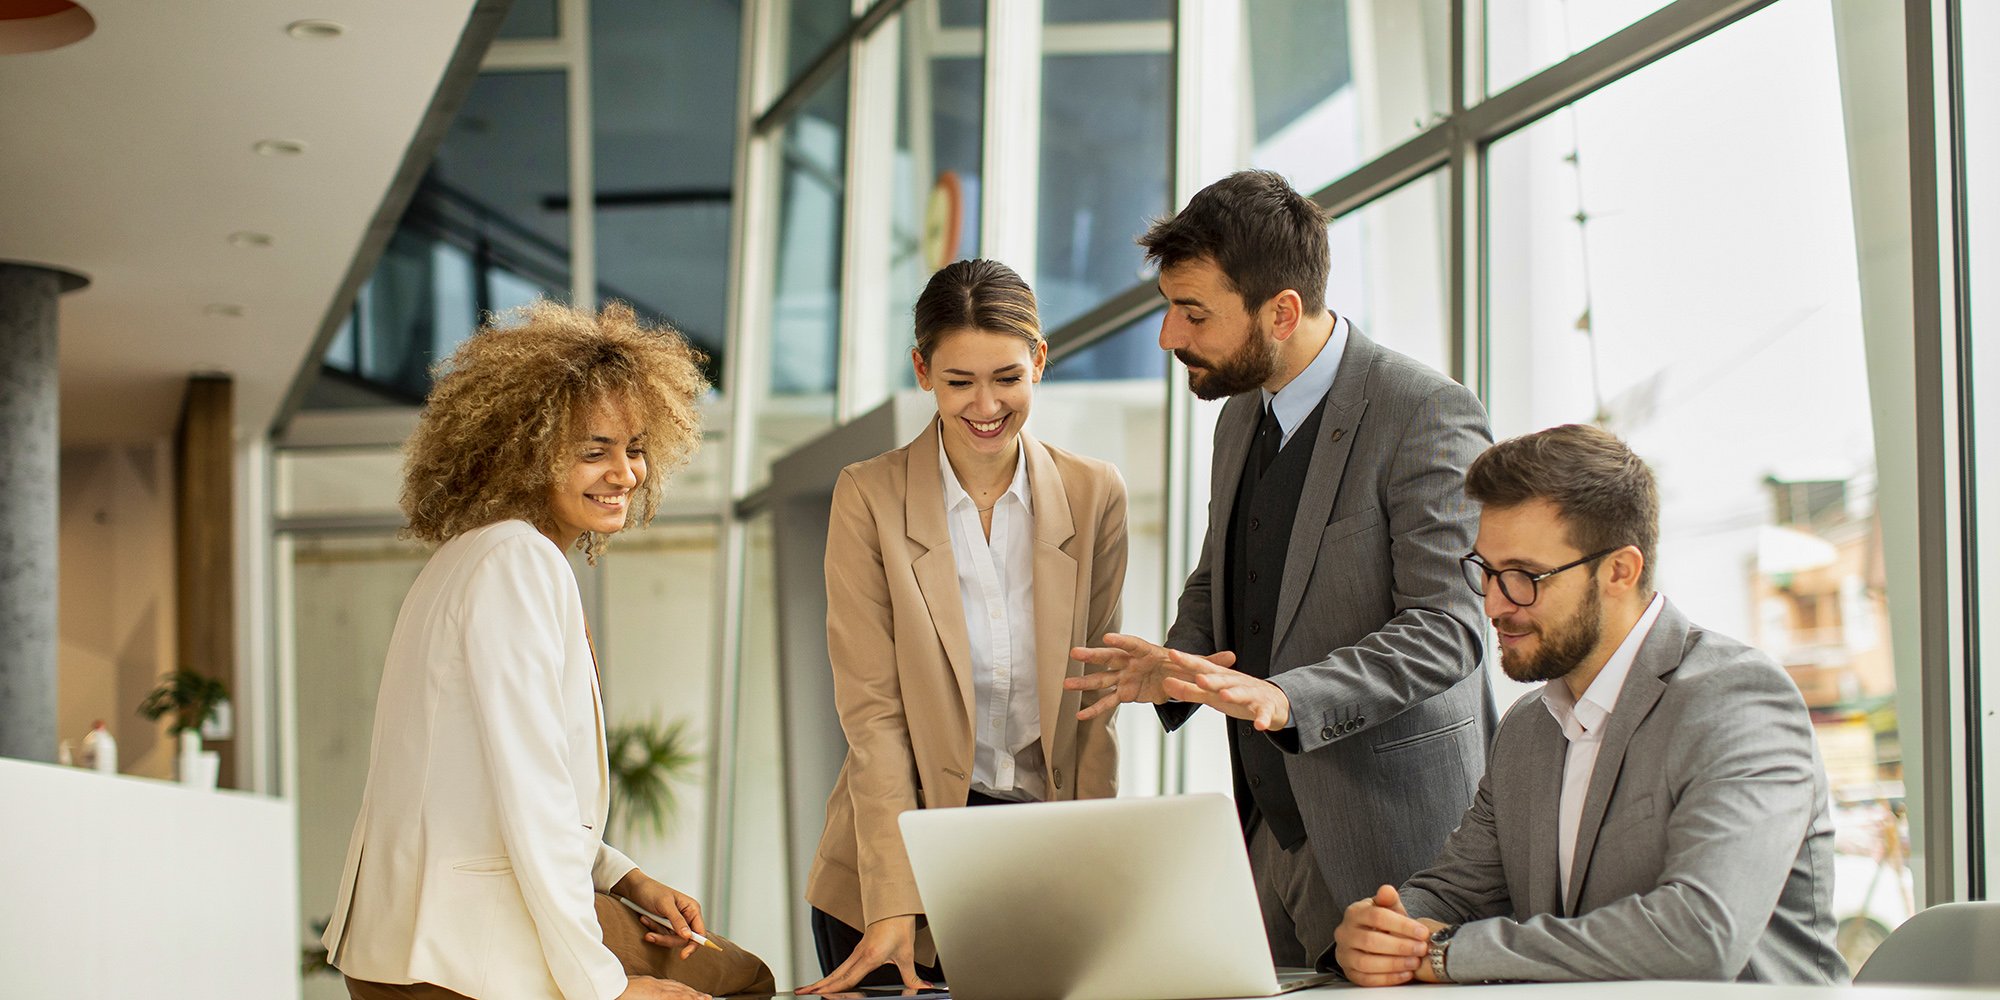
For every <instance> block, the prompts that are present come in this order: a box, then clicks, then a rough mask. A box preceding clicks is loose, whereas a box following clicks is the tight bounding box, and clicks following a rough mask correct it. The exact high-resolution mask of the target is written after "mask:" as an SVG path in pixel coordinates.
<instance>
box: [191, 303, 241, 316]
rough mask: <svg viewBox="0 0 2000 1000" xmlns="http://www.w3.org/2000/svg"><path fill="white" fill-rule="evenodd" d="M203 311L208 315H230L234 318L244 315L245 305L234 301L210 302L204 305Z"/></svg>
mask: <svg viewBox="0 0 2000 1000" xmlns="http://www.w3.org/2000/svg"><path fill="white" fill-rule="evenodd" d="M201 311H202V314H203V315H206V316H229V317H232V318H234V317H240V316H242V315H243V307H242V306H239V305H237V304H236V303H234V302H210V303H209V304H208V305H206V306H203V307H202V310H201Z"/></svg>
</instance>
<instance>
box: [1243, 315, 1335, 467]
mask: <svg viewBox="0 0 2000 1000" xmlns="http://www.w3.org/2000/svg"><path fill="white" fill-rule="evenodd" d="M1347 330H1348V327H1347V317H1345V316H1337V317H1335V318H1334V321H1333V333H1332V334H1330V335H1329V336H1328V337H1327V338H1326V343H1325V344H1322V345H1320V349H1319V354H1318V355H1316V356H1315V357H1314V358H1313V359H1312V364H1309V365H1307V366H1306V370H1305V371H1302V372H1300V373H1299V374H1298V377H1297V378H1294V379H1292V380H1291V381H1290V382H1287V383H1285V387H1284V388H1283V389H1279V390H1278V391H1277V392H1276V393H1275V394H1273V393H1272V392H1271V390H1269V389H1263V390H1260V391H1261V392H1263V394H1264V405H1265V406H1267V407H1269V408H1270V410H1271V414H1272V415H1273V416H1275V417H1277V418H1278V427H1279V428H1280V429H1281V430H1283V431H1284V432H1285V436H1286V437H1291V436H1292V432H1293V431H1295V430H1298V427H1299V425H1300V424H1302V423H1305V419H1306V418H1307V417H1310V416H1312V411H1313V407H1316V406H1318V405H1319V401H1320V400H1322V399H1325V398H1326V394H1327V393H1328V392H1329V391H1331V390H1332V389H1333V377H1334V376H1335V375H1338V374H1340V356H1341V355H1342V354H1344V353H1346V351H1347Z"/></svg>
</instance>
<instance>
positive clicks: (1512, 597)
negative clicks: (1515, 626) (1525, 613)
mask: <svg viewBox="0 0 2000 1000" xmlns="http://www.w3.org/2000/svg"><path fill="white" fill-rule="evenodd" d="M1624 547H1625V546H1623V545H1614V546H1612V547H1610V548H1608V549H1605V550H1604V551H1602V552H1596V553H1592V554H1590V555H1587V556H1584V557H1583V558H1581V559H1578V560H1577V561H1575V562H1571V563H1564V564H1562V565H1561V566H1557V567H1556V568H1555V569H1552V570H1549V571H1547V572H1544V573H1530V572H1528V571H1527V570H1525V569H1494V568H1493V567H1492V566H1489V565H1487V563H1486V560H1484V559H1481V558H1479V554H1478V553H1477V552H1468V553H1466V554H1465V555H1463V556H1460V557H1459V559H1458V565H1459V568H1461V569H1463V570H1465V585H1466V586H1468V587H1471V588H1472V592H1473V593H1475V594H1478V595H1479V596H1481V597H1485V596H1486V580H1487V578H1488V577H1491V578H1493V579H1496V580H1499V581H1500V594H1501V596H1503V597H1505V598H1507V600H1509V601H1512V602H1513V603H1514V605H1515V606H1516V607H1522V608H1525V607H1527V606H1529V605H1531V604H1533V603H1535V599H1536V598H1538V597H1540V596H1542V594H1541V590H1542V581H1543V580H1546V579H1548V578H1549V577H1552V576H1554V575H1556V574H1557V573H1560V572H1562V571H1563V570H1566V569H1575V568H1577V567H1578V566H1581V565H1583V564H1584V563H1588V562H1596V561H1597V560H1599V559H1602V558H1604V557H1605V556H1608V555H1610V554H1611V553H1613V552H1616V551H1618V550H1619V549H1622V548H1624Z"/></svg>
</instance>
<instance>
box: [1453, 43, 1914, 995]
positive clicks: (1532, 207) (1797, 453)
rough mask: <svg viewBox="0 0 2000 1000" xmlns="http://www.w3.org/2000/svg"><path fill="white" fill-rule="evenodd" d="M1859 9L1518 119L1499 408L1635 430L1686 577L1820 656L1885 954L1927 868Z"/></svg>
mask: <svg viewBox="0 0 2000 1000" xmlns="http://www.w3.org/2000/svg"><path fill="white" fill-rule="evenodd" d="M1573 6H1574V5H1572V7H1573ZM1834 32H1835V27H1834V24H1833V19H1832V17H1831V15H1830V12H1829V9H1828V6H1827V5H1825V4H1803V3H1787V4H1777V5H1775V6H1772V7H1770V8H1767V9H1766V10H1764V11H1762V12H1760V13H1757V14H1754V15H1752V16H1750V17H1748V18H1746V19H1744V20H1743V21H1741V22H1739V23H1738V24H1736V25H1734V26H1731V27H1729V28H1727V29H1725V30H1723V31H1721V32H1719V33H1717V34H1716V35H1714V36H1713V37H1711V38H1708V39H1705V40H1703V41H1701V42H1699V43H1697V44H1695V45H1692V46H1690V47H1688V48H1686V49H1684V50H1682V51H1680V52H1678V53H1676V54H1674V55H1672V56H1669V57H1667V58H1666V59H1665V60H1663V61H1662V62H1660V63H1657V64H1655V65H1653V66H1651V67H1649V68H1647V69H1643V70H1640V71H1639V72H1637V73H1635V74H1634V75H1632V76H1631V77H1628V78H1626V79H1624V80H1621V81H1619V82H1618V83H1614V84H1612V85H1611V86H1609V87H1607V88H1606V89H1604V90H1602V91H1600V92H1598V93H1596V94H1593V95H1591V96H1589V97H1587V98H1585V99H1583V100H1582V101H1579V102H1578V103H1576V104H1575V105H1572V106H1571V107H1568V108H1565V109H1563V110H1560V111H1557V112H1555V113H1553V114H1551V115H1549V116H1548V117H1546V118H1544V119H1542V120H1541V121H1540V122H1538V123H1536V124H1534V125H1532V126H1530V127H1528V128H1526V129H1524V130H1522V131H1521V132H1518V133H1516V134H1514V135H1512V136H1510V137H1508V138H1506V139H1504V140H1502V141H1500V142H1498V143H1496V144H1494V146H1493V147H1492V148H1491V150H1490V153H1489V157H1488V163H1487V175H1488V183H1489V189H1490V195H1491V204H1490V208H1489V227H1490V228H1489V229H1488V231H1487V241H1488V244H1489V246H1490V262H1489V267H1490V275H1491V281H1490V288H1491V298H1490V300H1489V302H1488V306H1489V309H1490V317H1491V318H1490V323H1491V352H1492V369H1491V373H1490V374H1491V382H1492V398H1491V400H1490V408H1491V412H1492V415H1493V429H1494V433H1495V435H1496V437H1503V438H1504V437H1507V436H1510V435H1515V434H1520V433H1523V432H1526V431H1531V430H1534V429H1537V428H1541V427H1547V426H1550V425H1552V424H1557V423H1562V422H1565V421H1577V422H1594V423H1597V424H1600V425H1602V426H1604V427H1606V428H1607V429H1609V430H1611V431H1613V432H1615V433H1617V434H1619V435H1621V436H1622V437H1624V438H1625V439H1626V440H1627V441H1628V442H1630V444H1631V445H1632V447H1633V448H1634V449H1635V450H1636V451H1638V453H1639V454H1640V455H1642V456H1643V457H1645V458H1646V460H1647V461H1648V462H1649V463H1650V464H1651V465H1652V467H1653V469H1654V471H1655V473H1656V474H1657V475H1658V476H1659V480H1660V491H1661V517H1660V521H1661V539H1660V546H1659V553H1658V559H1659V565H1658V575H1657V580H1658V584H1659V587H1660V589H1661V591H1662V592H1664V593H1665V594H1667V595H1668V596H1669V598H1671V599H1672V600H1674V601H1675V602H1676V603H1677V604H1678V605H1679V607H1680V608H1681V609H1682V610H1684V611H1685V612H1686V613H1687V614H1688V616H1689V617H1690V618H1691V619H1693V620H1694V621H1696V622H1698V623H1700V624H1702V625H1704V626H1706V627H1708V628H1712V629H1715V630H1717V631H1719V632H1721V633H1723V634H1726V635H1729V636H1733V637H1736V638H1739V639H1742V640H1743V641H1745V642H1749V643H1752V644H1754V645H1756V646H1758V647H1760V648H1762V649H1764V650H1766V651H1768V652H1769V653H1770V654H1771V655H1772V656H1774V657H1776V658H1777V659H1778V661H1779V662H1780V663H1782V664H1783V665H1784V666H1785V669H1786V671H1787V672H1788V673H1789V674H1790V675H1791V677H1792V679H1793V680H1794V681H1795V682H1797V684H1798V686H1799V688H1800V690H1801V692H1802V693H1803V694H1804V696H1805V699H1806V703H1807V705H1808V706H1809V707H1810V708H1811V709H1812V713H1813V722H1814V728H1815V731H1816V733H1817V735H1818V739H1819V745H1820V748H1821V752H1822V754H1823V756H1824V759H1825V763H1826V768H1827V772H1828V776H1829V778H1830V779H1831V781H1832V787H1833V795H1834V799H1835V807H1836V808H1835V825H1836V828H1837V834H1838V840H1837V845H1836V850H1837V852H1838V856H1837V858H1836V868H1835V891H1834V899H1833V909H1834V916H1835V918H1836V920H1838V921H1839V923H1840V927H1839V936H1840V941H1841V944H1842V945H1843V947H1844V949H1845V952H1846V954H1847V956H1848V958H1849V960H1850V961H1851V962H1856V963H1857V964H1858V960H1859V959H1860V958H1862V957H1865V954H1866V952H1867V951H1868V950H1869V949H1870V948H1872V944H1873V942H1874V941H1876V940H1878V939H1879V937H1880V934H1881V933H1883V932H1886V929H1888V928H1892V927H1894V926H1895V925H1896V924H1897V923H1899V922H1900V921H1901V920H1902V919H1903V918H1904V917H1906V916H1908V914H1909V912H1910V907H1911V899H1912V896H1911V888H1912V882H1911V878H1910V871H1909V868H1908V867H1907V865H1906V864H1905V859H1906V857H1907V855H1906V854H1905V852H1904V846H1903V845H1904V844H1905V843H1906V840H1907V836H1908V833H1907V826H1906V824H1905V823H1904V822H1903V821H1902V820H1901V819H1900V818H1899V817H1900V815H1901V813H1902V811H1903V808H1904V793H1903V783H1902V779H1903V771H1902V759H1903V747H1902V746H1901V744H1900V741H1899V729H1898V724H1897V712H1896V704H1895V700H1894V694H1895V685H1896V664H1895V659H1894V651H1893V649H1892V647H1891V645H1890V641H1889V640H1890V624H1891V623H1890V620H1889V614H1888V601H1887V596H1886V589H1887V580H1886V578H1885V574H1884V569H1883V550H1882V527H1881V518H1880V516H1879V514H1878V511H1877V506H1876V449H1875V436H1874V429H1873V426H1872V424H1871V422H1870V406H1869V382H1868V378H1867V369H1866V358H1865V354H1864V348H1865V341H1864V338H1863V316H1864V311H1863V305H1864V301H1863V300H1864V290H1863V285H1862V281H1861V276H1860V274H1861V273H1860V271H1859V270H1858V266H1857V258H1858V257H1859V256H1860V254H1859V253H1858V250H1857V228H1856V224H1855V215H1854V212H1853V208H1852V206H1853V204H1854V198H1855V195H1854V193H1853V191H1852V190H1851V185H1850V181H1849V176H1848V163H1849V158H1848V149H1847V144H1848V139H1847V133H1846V125H1845V122H1844V120H1843V107H1842V100H1841V95H1842V89H1841V79H1840V76H1839V65H1838V62H1837V59H1836V47H1835V34H1834ZM1864 141H1865V140H1864ZM1902 294H1905V295H1907V294H1908V290H1907V286H1906V287H1905V288H1904V289H1903V292H1902ZM1878 308H1879V306H1878ZM1903 321H1904V322H1907V318H1905V319H1904V320H1903ZM1517 690H1518V689H1517ZM1505 703H1506V701H1505V700H1503V701H1502V704H1505Z"/></svg>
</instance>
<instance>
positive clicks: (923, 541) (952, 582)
mask: <svg viewBox="0 0 2000 1000" xmlns="http://www.w3.org/2000/svg"><path fill="white" fill-rule="evenodd" d="M904 455H905V464H904V480H903V532H904V534H906V535H908V536H909V539H910V541H912V542H915V543H916V544H918V545H921V546H923V547H924V548H925V550H926V551H925V552H924V554H923V555H920V556H918V557H917V558H916V559H915V560H913V561H912V563H911V568H912V569H914V570H915V571H916V575H917V589H918V590H919V591H921V592H922V593H923V596H924V606H925V607H926V608H927V609H929V611H930V616H931V627H932V628H934V629H936V630H937V636H938V642H939V644H941V645H942V646H943V647H944V653H945V658H946V660H948V661H949V662H950V664H951V671H952V673H954V674H956V675H957V676H958V694H959V699H960V703H961V704H962V705H963V706H964V708H965V721H966V724H967V725H968V726H970V725H971V723H972V704H973V702H972V663H971V662H970V657H971V655H972V651H971V643H972V640H971V639H969V638H967V633H966V628H965V605H964V604H963V603H961V599H960V597H959V592H958V560H956V559H954V558H952V554H951V527H950V526H949V525H948V524H946V523H945V514H944V469H943V467H942V466H940V465H938V422H937V421H936V420H932V421H931V423H930V426H929V427H928V428H926V429H925V430H924V432H923V433H922V434H919V435H917V439H916V440H915V441H912V442H910V445H909V447H908V448H906V449H905V450H904ZM967 731H968V732H970V731H971V730H970V729H968V730H967Z"/></svg>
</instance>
